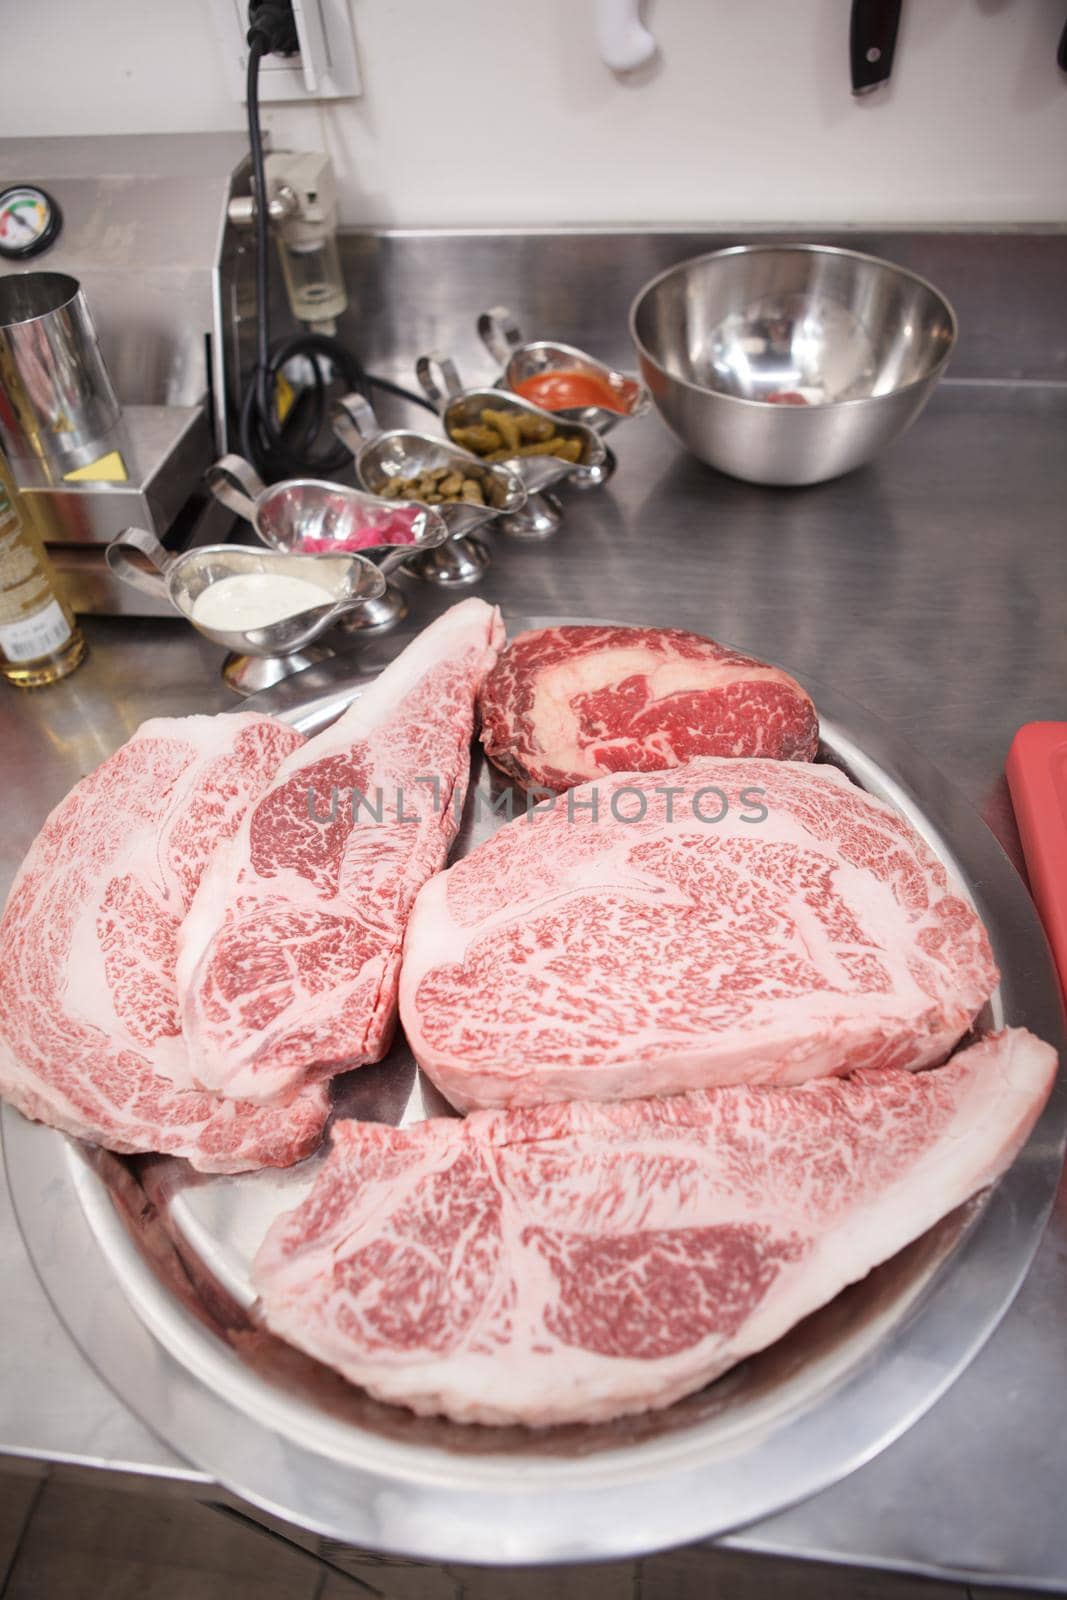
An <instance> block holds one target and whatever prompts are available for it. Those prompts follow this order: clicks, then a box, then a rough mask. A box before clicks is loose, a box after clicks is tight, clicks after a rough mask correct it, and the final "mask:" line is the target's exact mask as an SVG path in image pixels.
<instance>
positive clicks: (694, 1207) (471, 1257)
mask: <svg viewBox="0 0 1067 1600" xmlns="http://www.w3.org/2000/svg"><path fill="white" fill-rule="evenodd" d="M1055 1066H1056V1057H1055V1052H1054V1051H1053V1050H1052V1049H1051V1048H1050V1046H1048V1045H1046V1044H1042V1043H1041V1042H1040V1041H1039V1040H1037V1039H1035V1038H1034V1037H1033V1036H1032V1035H1031V1034H1028V1033H1026V1032H1025V1030H1022V1029H1017V1030H1013V1031H1010V1032H1007V1033H1004V1034H1001V1035H999V1036H993V1037H990V1038H987V1039H984V1040H983V1041H982V1042H981V1043H979V1044H977V1045H974V1046H973V1047H972V1048H971V1049H969V1050H965V1051H963V1052H962V1053H961V1054H960V1055H958V1056H956V1057H955V1058H954V1059H953V1060H952V1061H950V1062H949V1063H948V1064H947V1065H946V1066H944V1067H940V1068H936V1069H934V1070H931V1071H929V1072H923V1073H908V1072H902V1071H900V1070H899V1069H895V1068H884V1069H881V1070H873V1071H864V1072H859V1073H857V1074H856V1075H855V1076H854V1077H852V1078H849V1079H822V1080H820V1081H818V1082H812V1083H806V1084H803V1085H801V1086H800V1087H797V1088H792V1089H769V1088H753V1087H743V1088H742V1087H738V1088H731V1089H720V1090H714V1091H710V1092H695V1093H691V1094H688V1095H684V1096H679V1097H676V1098H674V1099H667V1100H638V1101H631V1102H629V1103H627V1104H626V1105H614V1106H609V1105H595V1104H584V1105H583V1104H574V1103H572V1104H568V1105H562V1106H543V1107H537V1108H528V1109H523V1110H513V1111H508V1112H480V1113H478V1114H476V1115H475V1116H472V1117H469V1118H467V1119H466V1120H465V1121H458V1120H449V1119H439V1120H435V1121H431V1122H423V1123H417V1124H415V1125H414V1126H412V1127H407V1128H399V1129H397V1128H390V1127H383V1126H380V1125H373V1124H366V1123H356V1122H344V1123H340V1124H337V1125H335V1127H334V1130H333V1146H332V1149H331V1151H330V1154H329V1156H328V1158H327V1160H326V1162H325V1164H324V1166H323V1168H322V1170H321V1172H320V1173H319V1176H318V1178H317V1179H316V1181H315V1185H314V1187H313V1189H312V1191H311V1193H310V1195H309V1196H308V1198H307V1199H306V1200H305V1201H304V1203H303V1204H302V1205H301V1206H299V1207H298V1208H297V1209H296V1210H295V1211H292V1212H290V1213H289V1214H288V1215H286V1216H283V1217H281V1218H279V1219H278V1220H277V1221H276V1222H275V1223H274V1225H273V1227H272V1228H271V1230H270V1232H269V1233H268V1235H267V1237H266V1239H265V1241H264V1243H263V1245H262V1246H261V1248H260V1250H259V1253H258V1255H257V1257H256V1260H255V1262H254V1265H253V1274H252V1275H253V1281H254V1283H255V1286H256V1287H257V1289H258V1291H259V1294H260V1297H261V1304H262V1313H263V1316H264V1318H265V1321H266V1323H267V1326H268V1327H270V1328H272V1329H273V1330H274V1332H275V1333H278V1334H280V1335H281V1337H282V1338H284V1339H287V1340H289V1341H290V1342H291V1343H292V1344H294V1345H297V1346H299V1347H300V1348H301V1349H303V1350H306V1351H308V1352H309V1353H310V1354H311V1355H313V1356H316V1357H318V1358H319V1359H320V1360H322V1361H325V1362H327V1363H328V1364H329V1365H330V1366H332V1367H336V1368H337V1370H338V1371H339V1372H342V1373H343V1374H344V1375H345V1376H346V1377H347V1378H349V1379H350V1380H351V1381H352V1382H353V1383H356V1384H360V1385H362V1386H363V1387H364V1388H366V1389H368V1390H369V1391H370V1393H371V1394H373V1395H376V1396H378V1397H379V1398H380V1399H382V1400H390V1401H394V1402H397V1403H399V1404H402V1405H406V1406H409V1407H410V1408H411V1409H412V1410H413V1411H416V1412H419V1413H420V1414H434V1413H443V1414H445V1415H446V1416H449V1417H454V1418H455V1419H456V1420H458V1421H460V1422H487V1423H508V1422H522V1423H529V1424H532V1425H535V1426H536V1425H543V1424H547V1423H565V1422H596V1421H601V1420H603V1419H606V1418H610V1417H614V1416H620V1415H623V1414H625V1413H627V1412H634V1411H643V1410H648V1409H652V1408H655V1407H660V1406H666V1405H669V1404H670V1403H671V1402H672V1401H673V1400H676V1399H678V1398H679V1397H680V1396H681V1395H684V1394H688V1393H690V1392H691V1391H693V1390H695V1389H699V1388H700V1387H701V1386H702V1385H703V1384H705V1383H708V1382H709V1381H710V1380H711V1379H712V1378H715V1377H717V1376H718V1375H719V1374H720V1373H721V1372H723V1371H724V1370H725V1369H726V1368H728V1367H730V1366H732V1365H733V1364H734V1363H735V1362H737V1361H740V1360H742V1359H744V1357H746V1356H749V1355H752V1354H753V1353H754V1352H756V1351H758V1350H761V1349H763V1348H764V1347H765V1346H767V1345H769V1344H771V1343H773V1342H774V1340H776V1339H778V1338H780V1337H781V1335H782V1334H784V1333H785V1332H786V1331H787V1330H788V1329H789V1328H791V1327H792V1326H793V1325H794V1324H795V1323H797V1322H799V1321H800V1319H801V1318H802V1317H805V1316H807V1315H808V1314H809V1313H810V1312H812V1311H814V1310H816V1309H817V1308H818V1307H819V1306H821V1305H824V1304H825V1303H826V1302H827V1301H829V1300H831V1299H832V1298H833V1297H834V1295H836V1294H837V1293H838V1292H839V1291H840V1290H841V1289H843V1288H844V1287H845V1286H846V1284H849V1283H852V1282H854V1281H855V1280H856V1279H858V1278H862V1277H863V1276H865V1274H866V1273H867V1272H869V1271H870V1270H871V1268H872V1267H874V1266H875V1265H877V1263H878V1262H880V1261H884V1260H886V1259H887V1258H888V1257H889V1256H891V1255H893V1254H895V1253H896V1251H898V1250H900V1249H902V1248H903V1247H904V1245H906V1244H907V1243H909V1241H910V1240H912V1239H914V1238H916V1237H917V1236H918V1235H919V1234H921V1233H923V1232H925V1230H926V1229H927V1228H929V1227H931V1226H932V1225H933V1224H934V1223H935V1222H936V1221H937V1220H938V1219H939V1218H940V1217H942V1216H944V1215H945V1214H946V1213H947V1212H949V1211H951V1210H953V1209H954V1208H955V1207H956V1206H958V1205H960V1204H962V1202H963V1201H965V1200H967V1199H968V1198H969V1197H970V1196H971V1195H973V1194H974V1193H976V1192H977V1191H978V1190H979V1189H981V1188H983V1187H984V1186H985V1185H986V1184H988V1183H990V1182H991V1181H992V1180H993V1179H994V1178H996V1177H997V1176H998V1175H999V1174H1000V1173H1001V1172H1003V1171H1004V1169H1005V1168H1006V1167H1007V1166H1008V1165H1009V1164H1010V1162H1011V1160H1012V1158H1013V1157H1014V1155H1015V1153H1016V1151H1017V1150H1018V1149H1019V1147H1020V1146H1021V1145H1022V1143H1023V1142H1024V1140H1025V1139H1026V1137H1027V1135H1028V1133H1029V1131H1030V1129H1031V1128H1032V1126H1033V1124H1034V1122H1035V1121H1036V1119H1037V1116H1038V1114H1039V1112H1040V1110H1041V1107H1042V1106H1043V1104H1044V1102H1045V1100H1046V1098H1047V1096H1048V1093H1049V1090H1050V1088H1051V1085H1052V1080H1053V1076H1054V1073H1055Z"/></svg>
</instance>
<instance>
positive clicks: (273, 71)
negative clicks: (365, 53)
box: [211, 0, 363, 103]
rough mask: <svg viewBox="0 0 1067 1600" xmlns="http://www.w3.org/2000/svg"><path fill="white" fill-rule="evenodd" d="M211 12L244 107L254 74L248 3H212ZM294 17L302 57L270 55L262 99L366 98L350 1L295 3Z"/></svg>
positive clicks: (262, 75)
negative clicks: (248, 39)
mask: <svg viewBox="0 0 1067 1600" xmlns="http://www.w3.org/2000/svg"><path fill="white" fill-rule="evenodd" d="M211 11H212V16H213V17H214V21H215V31H216V33H217V34H218V37H219V43H220V45H221V47H222V52H223V58H224V60H225V63H226V74H227V77H228V79H229V83H230V92H231V93H232V95H233V97H234V99H235V100H240V101H241V102H242V103H243V102H244V98H245V76H246V73H247V71H248V45H247V44H246V42H245V37H246V35H247V33H248V3H247V0H211ZM293 16H294V17H295V19H296V31H297V33H298V34H299V36H300V54H299V55H298V56H289V57H283V56H264V58H263V60H262V61H261V62H260V66H259V98H260V100H261V101H264V102H265V101H270V100H275V101H277V100H348V99H352V98H354V97H355V96H356V95H359V94H362V93H363V85H362V83H361V82H360V76H359V59H358V57H357V55H356V37H355V33H354V32H353V28H352V18H351V16H350V14H349V10H348V0H293Z"/></svg>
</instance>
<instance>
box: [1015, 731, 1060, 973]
mask: <svg viewBox="0 0 1067 1600" xmlns="http://www.w3.org/2000/svg"><path fill="white" fill-rule="evenodd" d="M1004 770H1005V772H1006V774H1007V778H1008V788H1009V789H1010V790H1011V802H1012V805H1013V806H1014V807H1015V819H1016V821H1017V822H1018V824H1019V838H1020V839H1021V840H1022V846H1023V854H1024V855H1025V856H1026V867H1027V871H1028V872H1029V874H1030V888H1031V890H1032V892H1033V896H1034V901H1035V903H1036V905H1037V909H1038V911H1039V912H1040V913H1041V920H1042V922H1043V923H1044V924H1045V932H1046V933H1047V934H1048V939H1049V943H1050V944H1051V946H1052V953H1053V955H1054V956H1055V958H1056V965H1057V967H1058V968H1059V973H1060V983H1061V984H1062V985H1063V991H1064V994H1065V995H1067V722H1028V723H1026V724H1025V726H1023V727H1021V728H1020V729H1019V731H1018V733H1017V734H1016V735H1015V738H1014V739H1013V740H1012V742H1011V749H1010V750H1009V751H1008V759H1007V761H1006V762H1005V763H1004Z"/></svg>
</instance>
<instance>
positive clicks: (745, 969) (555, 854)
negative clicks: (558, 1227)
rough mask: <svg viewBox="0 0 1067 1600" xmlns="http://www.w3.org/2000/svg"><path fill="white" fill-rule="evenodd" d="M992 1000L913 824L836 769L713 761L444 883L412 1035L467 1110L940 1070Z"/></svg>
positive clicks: (574, 810) (551, 823)
mask: <svg viewBox="0 0 1067 1600" xmlns="http://www.w3.org/2000/svg"><path fill="white" fill-rule="evenodd" d="M667 788H669V789H670V790H671V793H670V794H667V793H665V790H666V789H667ZM720 795H721V796H722V797H724V799H725V801H726V802H727V806H728V809H727V811H726V815H725V816H723V817H722V819H721V820H719V821H715V820H709V821H703V822H702V821H700V820H697V817H696V815H695V811H694V804H695V805H696V808H697V809H699V811H700V813H701V815H702V816H704V817H707V818H709V819H714V818H715V817H716V816H717V815H718V813H719V812H720V811H721V810H723V799H720V798H719V796H720ZM642 805H643V806H644V808H645V809H644V816H643V818H642V819H641V820H633V821H620V820H618V819H619V817H625V816H628V815H629V816H633V817H636V816H637V814H638V812H639V810H640V808H641V806H642ZM594 806H595V807H596V810H597V816H596V818H595V819H594V817H593V807H594ZM613 807H614V813H615V814H613ZM761 811H762V812H765V815H763V816H762V818H761V817H760V812H761ZM746 818H747V819H748V820H746ZM996 981H997V973H996V969H995V967H994V965H993V960H992V956H991V953H990V949H989V943H988V940H987V938H986V934H985V930H984V928H983V927H982V925H981V922H980V921H979V919H978V917H977V916H976V915H975V913H974V911H973V909H972V907H971V905H970V903H969V902H968V900H967V898H966V896H965V893H964V891H963V889H962V887H961V886H960V885H959V884H958V883H957V882H956V881H954V879H952V878H950V876H949V874H948V873H947V872H946V870H945V868H944V866H943V865H942V864H941V863H940V861H938V860H937V858H936V857H935V856H934V855H933V853H932V852H931V851H930V850H929V849H928V848H927V846H926V845H925V844H924V843H923V841H922V840H921V839H920V838H919V837H918V835H917V834H915V833H914V831H913V830H912V829H911V828H910V827H909V825H908V824H907V823H906V822H905V820H904V818H903V817H901V816H900V815H899V813H897V812H896V811H894V810H892V809H891V808H890V807H889V806H887V805H884V804H882V803H881V802H880V801H878V800H875V799H873V798H872V797H871V796H870V795H867V794H865V793H864V792H863V791H862V790H861V789H858V788H857V787H855V785H853V784H852V783H850V782H849V780H848V779H847V778H846V777H845V776H844V774H843V773H841V772H839V771H838V770H837V769H836V768H834V767H830V766H826V765H814V764H810V763H804V762H791V761H790V762H785V761H741V760H716V759H714V758H706V759H701V760H697V761H692V762H690V763H688V764H687V765H686V766H684V767H680V768H677V769H676V770H674V771H672V772H665V773H658V774H652V775H647V774H646V775H644V776H642V775H641V774H636V773H623V774H617V775H616V776H614V777H612V778H602V779H600V780H599V782H598V783H596V784H586V785H583V786H582V787H580V788H578V789H574V790H572V791H571V792H570V793H569V794H568V795H566V796H562V797H560V798H558V799H556V800H555V801H554V804H553V806H552V809H551V810H550V811H548V812H547V814H538V812H537V811H534V812H533V813H532V814H531V815H530V816H529V817H519V818H517V819H516V820H515V821H514V822H511V823H509V824H507V826H505V827H503V828H501V829H500V830H499V832H497V833H496V834H495V835H494V836H493V838H491V839H490V840H488V841H487V842H486V843H485V844H482V845H481V846H479V848H478V849H476V850H474V851H473V852H472V853H471V854H470V855H469V856H467V857H466V859H465V860H463V861H459V862H457V863H456V864H455V865H454V866H453V867H451V868H450V869H449V870H448V871H447V872H445V873H443V874H442V875H441V876H440V877H438V878H436V879H434V880H433V881H431V882H430V883H428V884H427V885H426V887H425V888H424V889H423V890H422V892H421V894H420V895H419V898H418V900H417V901H416V904H415V909H414V911H413V913H412V916H411V920H410V923H409V926H408V935H407V941H406V945H405V951H404V965H403V971H402V974H401V983H400V1014H401V1019H402V1021H403V1024H404V1029H405V1032H406V1034H407V1037H408V1040H409V1041H410V1044H411V1047H412V1050H413V1051H414V1053H415V1057H416V1060H417V1061H418V1062H419V1064H420V1066H422V1067H423V1068H424V1069H425V1071H426V1072H427V1073H428V1074H429V1075H430V1077H431V1078H432V1079H433V1081H434V1082H435V1083H436V1084H437V1085H438V1087H439V1088H440V1089H441V1090H442V1092H443V1093H444V1094H445V1095H446V1096H447V1097H448V1099H449V1100H450V1101H451V1102H452V1103H453V1104H454V1105H455V1106H457V1107H459V1108H460V1109H461V1110H469V1109H471V1108H472V1107H477V1106H495V1105H529V1104H536V1103H539V1102H544V1101H552V1100H567V1099H629V1098H636V1097H639V1096H641V1095H647V1094H673V1093H677V1092H679V1091H680V1090H684V1089H693V1088H706V1087H710V1086H712V1085H715V1084H721V1083H737V1082H760V1081H767V1082H777V1083H797V1082H800V1081H802V1080H803V1079H805V1078H810V1077H818V1076H822V1075H824V1074H828V1073H837V1072H843V1071H848V1070H852V1069H854V1068H855V1067H858V1066H902V1067H913V1068H914V1067H924V1066H929V1065H931V1064H933V1063H935V1062H937V1061H939V1060H941V1059H943V1058H944V1056H945V1055H947V1054H948V1052H949V1050H950V1049H951V1048H952V1046H953V1044H955V1042H956V1041H957V1040H958V1039H959V1038H960V1036H961V1034H962V1033H963V1032H964V1031H965V1029H966V1028H967V1027H968V1026H969V1024H970V1022H971V1020H972V1019H973V1017H974V1016H975V1015H976V1013H977V1012H978V1010H979V1009H980V1007H981V1006H982V1004H983V1002H984V1001H985V1000H986V999H987V998H988V996H989V994H990V993H991V992H992V989H993V987H994V985H995V983H996Z"/></svg>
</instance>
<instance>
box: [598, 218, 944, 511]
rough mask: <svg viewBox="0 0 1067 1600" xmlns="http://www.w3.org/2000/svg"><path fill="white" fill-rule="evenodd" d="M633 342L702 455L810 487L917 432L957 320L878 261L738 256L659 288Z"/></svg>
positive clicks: (648, 295) (826, 251) (643, 300)
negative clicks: (913, 426) (913, 427)
mask: <svg viewBox="0 0 1067 1600" xmlns="http://www.w3.org/2000/svg"><path fill="white" fill-rule="evenodd" d="M630 331H631V334H632V336H633V340H634V344H635V345H636V346H637V354H638V358H639V360H640V365H641V375H642V377H643V378H644V380H645V382H646V383H647V384H648V387H649V389H650V391H651V393H652V398H653V401H654V402H655V404H656V407H657V409H658V410H659V412H660V414H661V416H662V417H663V419H664V421H665V422H666V423H667V425H668V427H670V428H671V429H672V431H673V432H674V433H675V434H677V436H678V438H679V439H680V440H681V441H682V443H683V444H684V445H685V446H686V447H687V448H688V449H689V450H691V451H692V452H693V454H694V455H696V456H699V457H700V459H701V460H702V461H707V462H708V463H709V464H710V465H711V466H713V467H718V468H719V470H720V471H721V472H728V473H730V474H731V476H732V477H735V478H747V479H748V480H749V481H750V482H752V483H770V484H802V483H821V482H822V481H823V480H824V479H826V478H837V477H839V476H840V475H841V474H842V473H843V472H851V471H852V469H853V468H854V467H858V466H860V465H861V464H862V463H863V462H864V461H869V460H870V459H871V457H872V456H874V455H877V454H878V452H879V451H880V450H882V449H884V448H885V446H886V445H888V444H890V443H891V442H892V441H893V440H894V439H896V438H899V436H900V435H901V434H902V433H903V432H904V430H905V429H906V428H907V427H909V426H910V425H911V423H913V422H914V421H915V418H916V417H917V416H918V415H919V412H920V411H921V410H922V408H923V406H924V405H925V404H926V402H927V400H928V399H929V398H930V395H931V394H932V392H933V390H934V387H935V386H936V384H937V381H938V379H939V378H940V376H941V374H942V372H943V371H944V370H945V366H946V363H947V362H948V359H949V356H950V355H951V353H952V347H953V345H954V344H955V342H956V315H955V312H954V311H953V309H952V307H951V306H950V305H949V303H948V301H947V300H946V299H945V298H944V296H943V295H941V294H939V293H938V292H937V290H936V289H935V288H933V286H932V285H931V284H929V283H927V282H925V280H924V279H922V278H919V277H916V275H915V274H914V273H913V272H906V271H905V270H904V268H903V267H896V266H893V265H892V264H891V263H890V262H888V261H879V260H878V259H877V257H875V256H866V255H861V254H860V253H859V252H858V251H855V250H839V249H834V248H832V247H830V246H828V245H781V244H757V245H736V246H734V247H733V248H731V249H729V250H716V251H715V252H714V253H713V254H711V255H706V256H697V257H696V258H695V259H694V260H692V261H683V262H681V263H680V264H679V265H678V266H676V267H670V268H669V269H668V270H667V271H666V272H661V273H660V274H659V276H658V277H656V278H653V279H652V281H651V282H650V283H647V284H646V285H645V287H644V288H643V289H642V290H641V292H640V293H639V294H638V296H637V298H636V300H635V301H634V303H633V305H632V307H631V309H630ZM772 397H775V398H772Z"/></svg>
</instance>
